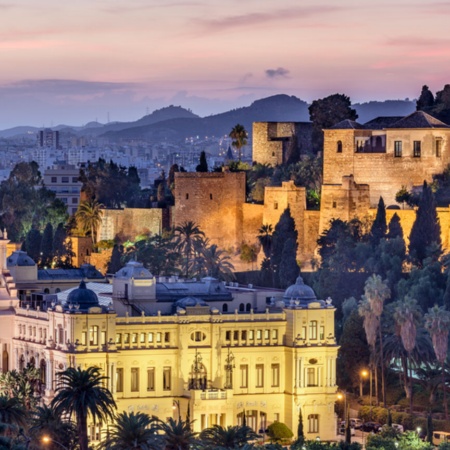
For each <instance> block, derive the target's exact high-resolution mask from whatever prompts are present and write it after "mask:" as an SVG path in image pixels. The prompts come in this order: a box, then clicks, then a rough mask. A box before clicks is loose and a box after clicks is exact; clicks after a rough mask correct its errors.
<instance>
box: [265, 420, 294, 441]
mask: <svg viewBox="0 0 450 450" xmlns="http://www.w3.org/2000/svg"><path fill="white" fill-rule="evenodd" d="M268 435H269V437H270V439H271V440H272V441H275V442H278V441H284V440H288V439H292V437H293V436H294V433H293V432H292V431H291V429H290V428H289V427H288V426H287V425H286V424H284V423H282V422H274V423H272V424H271V425H269V428H268Z"/></svg>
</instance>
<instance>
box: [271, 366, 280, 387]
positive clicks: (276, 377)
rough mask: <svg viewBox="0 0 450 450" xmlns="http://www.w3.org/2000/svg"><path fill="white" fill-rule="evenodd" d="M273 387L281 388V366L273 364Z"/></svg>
mask: <svg viewBox="0 0 450 450" xmlns="http://www.w3.org/2000/svg"><path fill="white" fill-rule="evenodd" d="M271 369H272V387H279V386H280V365H279V364H272V366H271Z"/></svg>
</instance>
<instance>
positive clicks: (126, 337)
mask: <svg viewBox="0 0 450 450" xmlns="http://www.w3.org/2000/svg"><path fill="white" fill-rule="evenodd" d="M280 294H281V295H282V294H283V293H282V292H281V293H280ZM115 301H116V300H115ZM285 303H286V302H285ZM287 303H288V305H285V306H284V307H280V304H281V303H280V302H279V301H278V300H277V306H274V305H272V306H270V307H269V308H267V310H266V311H265V312H262V313H259V314H256V313H254V312H253V311H251V312H237V311H235V312H232V313H226V314H225V313H219V312H218V311H217V310H214V311H212V310H211V311H209V312H208V313H207V314H203V313H202V314H198V311H197V310H196V307H193V308H186V309H185V310H183V309H179V310H178V312H177V313H176V314H174V315H159V314H156V315H152V316H147V315H145V314H143V315H141V316H138V317H132V316H128V315H127V314H125V315H124V316H121V317H119V316H118V315H117V313H116V312H115V310H113V309H111V310H109V311H105V309H104V308H103V309H102V308H100V307H93V308H90V310H89V312H80V311H78V310H76V309H75V308H72V309H70V310H69V309H67V308H64V307H63V306H61V305H55V306H54V307H50V308H48V310H47V311H38V310H31V309H26V308H20V307H17V308H16V309H15V315H14V327H13V328H14V331H13V337H12V361H11V362H12V367H14V368H21V367H23V366H25V365H26V364H27V363H33V364H35V365H36V366H39V367H41V369H42V370H43V373H44V374H45V375H44V382H45V398H46V399H48V400H49V399H51V398H52V397H53V395H54V393H55V381H54V380H55V378H56V373H57V372H58V371H59V370H63V369H65V368H67V367H69V366H75V367H76V366H80V367H89V366H98V367H100V368H101V369H102V370H103V372H104V373H105V375H107V376H108V377H109V381H108V387H109V389H111V391H112V392H113V393H114V397H115V399H116V401H117V405H118V409H119V411H129V412H131V411H136V412H137V411H141V412H145V413H148V414H150V415H155V416H158V417H159V418H160V419H163V420H164V419H166V418H168V417H174V418H177V417H178V414H180V415H181V417H182V418H183V419H185V417H186V414H187V411H188V405H189V410H190V418H191V420H194V429H195V430H196V431H200V430H202V429H203V428H206V427H208V426H211V425H213V424H220V425H224V426H225V425H226V426H228V425H236V424H238V423H241V422H242V415H243V413H244V411H245V415H246V421H247V424H248V425H249V426H251V427H252V428H253V429H254V430H255V431H257V432H259V431H260V430H262V429H265V428H267V426H268V425H270V423H272V422H274V421H276V420H278V421H281V422H284V423H286V424H287V425H288V426H289V427H290V428H291V429H292V430H293V431H294V432H295V431H296V429H297V423H298V411H299V408H300V407H301V408H302V415H303V419H304V426H305V432H306V436H307V437H308V438H310V439H313V438H316V437H317V436H320V438H321V439H326V440H328V439H334V438H335V413H334V404H335V399H336V392H337V387H336V357H337V350H338V347H337V345H336V341H335V338H334V312H335V309H334V307H333V306H332V305H331V303H330V302H318V301H316V302H311V303H309V305H308V306H307V307H301V306H299V303H300V302H299V301H298V300H295V299H293V300H290V301H288V302H287ZM203 311H204V307H202V312H203ZM227 364H228V370H227V368H226V366H227ZM230 367H231V370H230ZM178 405H179V410H178ZM91 433H92V438H93V439H94V440H95V439H96V437H98V430H96V429H94V428H92V429H91Z"/></svg>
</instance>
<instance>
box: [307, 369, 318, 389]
mask: <svg viewBox="0 0 450 450" xmlns="http://www.w3.org/2000/svg"><path fill="white" fill-rule="evenodd" d="M306 384H307V385H308V386H317V383H316V369H314V367H308V369H307V371H306Z"/></svg>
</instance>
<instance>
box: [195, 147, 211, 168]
mask: <svg viewBox="0 0 450 450" xmlns="http://www.w3.org/2000/svg"><path fill="white" fill-rule="evenodd" d="M195 170H196V171H197V172H208V163H207V162H206V153H205V152H204V151H202V152H201V153H200V162H199V164H198V166H197V167H196V169H195Z"/></svg>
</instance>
